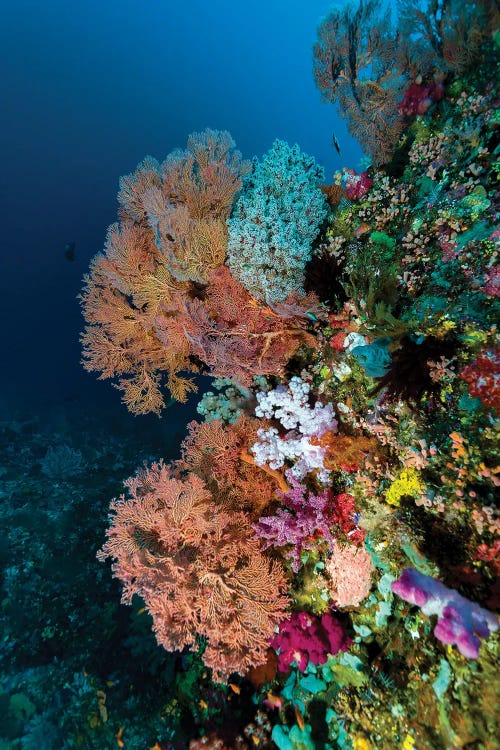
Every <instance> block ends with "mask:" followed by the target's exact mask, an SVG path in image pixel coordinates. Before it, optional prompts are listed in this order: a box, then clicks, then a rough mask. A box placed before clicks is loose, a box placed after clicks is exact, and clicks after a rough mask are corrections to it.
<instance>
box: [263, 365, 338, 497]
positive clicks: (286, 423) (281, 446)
mask: <svg viewBox="0 0 500 750" xmlns="http://www.w3.org/2000/svg"><path fill="white" fill-rule="evenodd" d="M309 390H310V386H309V383H306V382H304V381H303V380H302V379H301V378H299V377H293V378H292V379H291V380H290V383H289V385H288V388H286V387H285V386H278V387H277V388H275V389H274V390H272V391H268V392H267V393H262V392H261V393H258V394H257V402H258V405H257V407H256V409H255V413H256V415H257V416H258V417H265V418H267V419H271V418H275V419H277V420H279V422H280V423H281V424H282V425H283V427H284V428H285V429H286V430H288V432H287V433H286V434H285V435H284V436H280V434H279V432H278V430H277V429H276V428H275V427H271V428H269V429H267V430H266V429H261V430H259V431H258V433H257V434H258V436H259V440H258V441H257V442H256V443H255V444H254V445H253V446H252V447H251V451H252V453H253V454H254V456H255V461H256V463H257V464H258V465H259V466H263V465H264V464H268V465H269V466H270V467H271V468H272V469H280V468H281V467H282V466H284V464H285V461H286V460H289V461H292V462H295V463H294V465H293V467H292V469H291V471H292V473H293V475H294V476H295V477H296V478H297V479H302V478H303V477H304V476H305V475H306V474H308V473H309V472H311V471H314V470H318V471H319V475H318V476H319V478H320V479H321V481H322V482H324V483H325V484H326V483H328V481H329V476H330V475H329V472H327V471H326V470H325V467H324V464H323V459H324V456H325V452H326V448H325V447H322V446H319V445H314V444H313V443H312V442H311V440H310V438H312V437H313V436H314V437H317V438H320V437H321V436H322V435H323V434H324V433H325V432H327V431H331V432H336V430H337V420H336V419H335V415H334V411H333V407H332V405H331V404H327V405H326V406H324V405H323V404H322V403H321V402H320V401H317V402H316V403H315V404H314V407H312V408H311V407H310V406H309V403H308V398H309Z"/></svg>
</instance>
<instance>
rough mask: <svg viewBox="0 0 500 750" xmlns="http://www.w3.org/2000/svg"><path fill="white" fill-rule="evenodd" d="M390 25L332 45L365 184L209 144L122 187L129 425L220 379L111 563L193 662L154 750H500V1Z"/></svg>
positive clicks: (127, 504)
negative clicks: (499, 609) (499, 610)
mask: <svg viewBox="0 0 500 750" xmlns="http://www.w3.org/2000/svg"><path fill="white" fill-rule="evenodd" d="M424 6H425V7H424ZM378 8H379V5H378V4H377V3H376V2H375V0H361V2H360V3H359V4H358V5H357V6H347V7H346V8H344V9H336V10H334V11H333V12H332V13H331V14H330V15H329V16H327V17H326V18H325V19H324V20H323V21H322V23H321V25H320V27H319V29H318V40H317V43H316V45H315V48H314V75H315V80H316V83H317V85H318V87H319V89H320V91H321V94H322V96H323V98H324V99H325V100H327V101H330V102H336V103H337V104H338V106H339V109H340V113H341V116H342V117H344V118H345V119H346V121H347V125H348V128H349V130H350V131H351V132H352V133H353V134H354V135H355V136H356V137H357V138H358V139H359V140H360V142H361V145H362V147H363V149H364V150H365V152H366V154H367V157H369V160H370V166H369V167H366V168H363V169H362V170H359V171H355V170H353V169H346V170H344V173H343V174H338V175H337V176H336V177H335V178H334V183H333V184H334V185H337V188H335V189H334V188H333V187H332V189H331V191H328V190H327V189H326V188H325V186H324V185H323V186H321V181H322V180H321V170H320V169H319V167H317V166H315V165H314V160H313V159H311V157H308V156H306V155H305V154H302V153H301V152H300V151H299V149H298V147H294V148H293V149H292V148H290V147H289V146H288V145H287V144H286V143H284V142H281V141H276V142H275V144H274V146H273V148H272V149H271V151H270V152H269V153H268V154H267V155H266V156H265V158H264V160H263V161H262V162H261V163H259V162H257V161H254V163H253V165H252V164H250V163H248V162H245V161H244V160H243V159H242V158H241V155H240V154H239V152H238V151H236V149H235V145H234V143H233V141H232V140H231V137H230V136H229V134H228V133H226V132H221V131H215V130H205V131H204V132H202V133H193V134H192V135H191V136H190V137H189V141H188V145H187V148H186V150H184V151H176V152H174V153H173V154H170V155H169V156H167V158H166V160H165V161H164V162H163V164H160V163H158V162H156V161H155V160H153V159H150V158H148V159H146V160H145V161H143V162H142V163H141V164H140V165H139V166H138V168H137V170H136V171H135V173H133V174H131V175H128V176H127V177H124V178H122V181H121V189H120V193H119V201H120V214H119V222H118V223H117V224H114V225H113V226H112V227H110V229H109V231H108V237H107V241H106V245H105V249H104V251H103V252H102V253H101V254H100V255H98V256H97V257H96V258H95V259H94V261H93V262H92V267H91V270H90V273H89V275H88V276H87V277H86V279H85V287H84V290H83V292H82V295H81V302H82V307H83V314H84V317H85V319H86V321H87V328H86V330H85V332H84V334H83V336H82V343H83V349H84V363H85V367H86V368H87V370H89V371H97V372H98V373H99V376H100V377H101V378H114V379H116V384H117V387H118V388H119V389H120V390H121V392H122V398H123V401H124V402H125V405H126V406H127V407H128V409H129V410H131V411H132V412H134V413H135V414H145V413H147V412H155V413H160V412H161V411H162V409H163V408H164V405H165V396H164V394H165V388H167V389H168V390H169V393H170V395H171V396H172V397H173V398H174V399H177V400H178V401H181V402H183V401H185V400H186V398H187V396H188V394H189V393H191V392H194V391H195V390H196V389H197V387H198V383H199V378H198V377H197V373H199V372H202V373H204V374H208V375H209V376H211V377H212V378H214V381H213V382H214V386H213V388H215V389H217V392H214V390H213V389H212V390H211V391H208V392H207V393H205V394H203V396H202V397H201V399H200V401H199V406H198V411H199V413H200V415H202V420H203V421H202V420H201V419H200V421H198V422H192V423H191V424H190V425H189V431H188V435H187V437H186V438H185V440H184V443H183V445H182V456H181V458H180V459H179V460H177V461H173V462H170V463H168V462H163V461H157V462H156V463H153V464H152V465H150V466H147V467H143V468H142V469H141V470H139V471H138V473H137V474H136V475H135V476H133V477H132V478H130V479H128V480H127V481H126V483H125V485H126V494H125V495H123V496H122V497H120V498H119V499H117V500H114V501H113V503H112V506H111V510H112V515H111V520H110V526H109V530H108V536H107V541H106V542H105V543H104V546H103V548H102V550H101V551H100V552H99V558H100V559H105V558H110V559H111V562H112V570H113V574H114V576H115V577H116V578H117V579H118V580H119V581H120V583H121V585H122V587H123V601H124V602H127V603H132V600H133V598H136V597H139V601H140V602H141V606H142V607H144V608H145V612H146V613H148V614H149V616H150V618H151V627H152V630H153V631H154V633H155V635H156V639H157V641H158V644H160V646H162V647H163V648H164V649H166V650H168V651H173V652H179V653H181V654H182V660H181V662H180V664H181V666H179V667H178V669H179V670H181V671H182V670H184V673H185V674H188V673H190V674H194V675H195V678H193V680H192V682H191V683H190V688H189V689H190V691H191V692H190V693H189V694H190V696H191V699H190V701H188V703H187V704H186V701H185V698H184V699H183V698H182V697H181V698H179V699H177V698H174V699H172V701H171V702H170V703H169V705H168V710H167V709H166V712H165V714H164V715H163V718H162V722H159V724H158V728H157V730H156V744H155V745H154V747H156V748H163V747H172V748H175V747H179V748H181V747H184V746H186V747H187V744H185V745H183V744H182V741H181V740H179V739H178V738H179V737H181V736H183V737H184V738H186V726H187V724H186V716H188V715H189V716H190V717H191V718H190V720H189V721H188V724H189V726H190V732H191V734H190V736H189V737H188V738H187V739H184V740H183V741H184V742H185V743H189V741H190V744H189V747H190V748H192V749H194V748H197V747H206V748H208V747H219V748H243V747H252V748H254V747H255V748H273V747H278V748H284V749H286V750H289V749H291V750H292V749H294V748H297V749H299V748H311V749H313V748H331V749H335V748H341V749H344V748H346V749H348V750H369V749H370V748H372V749H373V750H388V749H390V748H405V750H412V749H413V748H414V749H415V750H417V749H418V750H439V749H442V750H448V749H455V750H458V749H459V748H465V747H470V748H472V747H475V748H482V749H483V750H486V749H490V748H491V749H493V748H494V747H498V745H497V744H496V743H497V742H498V737H499V736H500V732H499V730H498V727H495V717H494V708H495V696H494V685H495V678H498V675H497V673H496V668H497V667H496V665H497V658H498V654H497V645H498V638H497V635H496V631H497V630H498V620H497V617H496V616H495V614H494V613H493V612H492V611H491V610H492V608H493V607H494V606H495V605H496V604H497V603H498V590H497V589H495V584H496V573H497V569H498V546H499V542H500V540H499V536H500V524H499V521H498V516H497V512H496V508H495V493H496V490H497V488H498V486H499V485H500V466H499V465H498V429H499V420H498V417H499V409H500V403H499V351H500V349H499V339H498V328H497V326H498V312H499V300H498V293H497V291H496V287H495V285H494V284H493V282H492V279H494V278H495V277H496V276H495V275H497V274H498V265H497V264H498V252H499V246H498V240H499V233H498V212H499V209H500V184H499V179H500V172H499V169H498V164H499V158H500V117H499V115H498V113H499V110H498V104H499V101H500V92H499V91H498V88H497V87H498V81H499V80H500V75H499V72H500V69H499V63H500V31H499V13H498V4H497V3H495V2H493V0H491V1H490V0H481V1H480V2H477V3H465V2H459V0H443V1H442V2H438V1H437V0H436V1H434V0H429V2H428V3H427V5H426V4H425V3H413V2H410V0H408V2H403V3H401V8H400V14H401V16H400V19H399V31H396V30H395V29H394V27H393V26H392V25H391V21H390V19H389V17H388V16H387V15H384V14H380V13H381V12H380V11H379V9H378ZM472 8H473V9H472ZM374 30H376V33H375V31H374ZM294 191H295V192H294ZM330 193H331V194H333V193H335V194H336V195H337V193H338V196H337V197H338V200H336V201H331V202H328V201H327V200H326V196H327V195H329V194H330ZM271 195H272V202H271V199H270V196H271ZM290 196H292V197H293V200H291V198H290ZM256 217H257V218H256ZM256 238H258V239H256ZM283 248H284V252H281V249H283ZM443 248H447V249H448V250H446V251H444V250H443ZM241 249H242V250H241ZM240 250H241V252H244V254H245V257H244V262H243V261H241V262H240V260H239V259H238V258H239V256H238V255H237V253H238V252H239V251H240ZM263 259H265V262H264V260H263ZM317 264H321V269H322V270H321V275H322V276H323V283H322V284H320V283H318V285H314V284H313V283H312V282H311V279H314V278H315V266H316V265H317ZM318 268H319V265H318ZM328 274H330V275H331V278H330V279H329V278H327V277H328ZM316 276H318V273H316ZM250 277H251V286H250V282H249V281H248V279H249V278H250ZM247 287H250V288H251V291H250V290H249V289H248V288H247ZM332 289H335V290H336V293H335V295H333V294H332V293H331V290H332ZM328 290H330V292H328ZM167 418H168V417H166V419H167ZM495 591H496V592H497V594H496V596H495ZM186 665H187V666H186ZM190 670H191V671H190ZM186 679H187V678H186ZM158 689H159V690H161V689H162V688H161V686H160V687H159V688H158ZM227 707H229V708H227ZM229 714H231V715H232V720H230V719H229V718H228V716H229ZM235 717H239V718H238V719H236V718H235ZM117 742H118V745H119V746H123V743H124V742H125V745H124V746H125V747H127V744H126V730H124V731H123V737H122V734H120V735H117ZM134 747H135V746H134ZM144 747H146V745H144Z"/></svg>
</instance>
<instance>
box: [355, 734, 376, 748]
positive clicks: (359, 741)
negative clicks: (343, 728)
mask: <svg viewBox="0 0 500 750" xmlns="http://www.w3.org/2000/svg"><path fill="white" fill-rule="evenodd" d="M352 746H353V749H354V750H372V746H371V744H370V743H369V742H368V740H367V739H366V738H365V737H355V738H354V739H353V741H352Z"/></svg>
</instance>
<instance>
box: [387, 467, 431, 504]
mask: <svg viewBox="0 0 500 750" xmlns="http://www.w3.org/2000/svg"><path fill="white" fill-rule="evenodd" d="M424 489H425V485H424V484H423V482H422V481H421V479H420V475H419V473H418V471H417V470H416V469H413V468H407V469H403V470H402V471H401V472H400V473H399V476H398V477H397V478H396V479H395V480H394V482H393V483H392V484H391V486H390V487H389V489H388V490H387V492H386V493H385V500H386V502H387V503H389V505H399V503H400V501H401V498H402V497H404V496H405V495H409V496H410V497H415V498H418V497H420V496H421V494H422V492H423V491H424Z"/></svg>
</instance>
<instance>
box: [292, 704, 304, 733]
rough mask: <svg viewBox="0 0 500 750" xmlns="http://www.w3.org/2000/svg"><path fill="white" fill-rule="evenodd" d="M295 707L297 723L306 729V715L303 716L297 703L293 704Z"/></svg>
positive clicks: (300, 727)
mask: <svg viewBox="0 0 500 750" xmlns="http://www.w3.org/2000/svg"><path fill="white" fill-rule="evenodd" d="M293 708H294V711H295V719H296V720H297V725H298V727H299V729H304V727H305V725H306V722H305V719H304V717H303V716H302V712H301V710H300V708H299V707H298V706H297V704H296V703H294V704H293Z"/></svg>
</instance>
